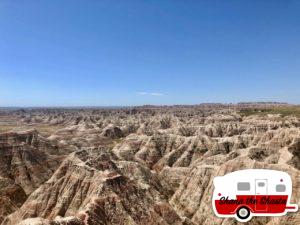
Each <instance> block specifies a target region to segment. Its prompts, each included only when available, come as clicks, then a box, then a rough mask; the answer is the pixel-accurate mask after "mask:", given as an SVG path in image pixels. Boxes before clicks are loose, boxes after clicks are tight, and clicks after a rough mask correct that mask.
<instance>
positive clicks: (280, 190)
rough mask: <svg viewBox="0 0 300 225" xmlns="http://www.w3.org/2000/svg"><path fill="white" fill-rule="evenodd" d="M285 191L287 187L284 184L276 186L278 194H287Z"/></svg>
mask: <svg viewBox="0 0 300 225" xmlns="http://www.w3.org/2000/svg"><path fill="white" fill-rule="evenodd" d="M285 189H286V187H285V185H284V184H278V185H276V191H277V192H285Z"/></svg>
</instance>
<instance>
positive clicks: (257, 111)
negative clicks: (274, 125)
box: [240, 106, 300, 118]
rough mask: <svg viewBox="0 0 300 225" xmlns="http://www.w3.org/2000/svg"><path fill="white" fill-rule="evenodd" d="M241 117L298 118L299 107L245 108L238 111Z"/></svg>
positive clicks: (299, 114) (299, 115) (299, 113)
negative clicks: (272, 116) (275, 115)
mask: <svg viewBox="0 0 300 225" xmlns="http://www.w3.org/2000/svg"><path fill="white" fill-rule="evenodd" d="M240 114H241V115H242V116H251V115H261V116H264V115H267V114H280V115H282V116H283V117H285V116H296V117H298V118H300V106H277V107H268V108H245V109H241V110H240Z"/></svg>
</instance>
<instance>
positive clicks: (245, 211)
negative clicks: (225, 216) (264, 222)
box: [236, 206, 250, 220]
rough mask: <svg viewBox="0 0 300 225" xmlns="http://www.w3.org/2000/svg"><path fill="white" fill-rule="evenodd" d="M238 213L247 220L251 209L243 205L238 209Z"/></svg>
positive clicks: (240, 217) (242, 218) (238, 215)
mask: <svg viewBox="0 0 300 225" xmlns="http://www.w3.org/2000/svg"><path fill="white" fill-rule="evenodd" d="M236 215H237V217H238V218H239V219H241V220H246V219H248V218H249V216H250V210H249V209H248V208H247V207H245V206H242V207H241V208H239V209H238V210H237V212H236Z"/></svg>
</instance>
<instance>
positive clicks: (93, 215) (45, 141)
mask: <svg viewBox="0 0 300 225" xmlns="http://www.w3.org/2000/svg"><path fill="white" fill-rule="evenodd" d="M240 107H242V106H240V105H238V106H234V105H202V106H190V107H185V106H174V107H150V106H147V107H137V108H124V109H109V110H108V109H26V110H14V111H4V112H2V113H1V116H0V127H1V124H5V121H10V124H9V130H8V131H6V132H5V133H2V134H0V203H1V204H0V223H1V224H2V225H16V224H19V225H29V224H30V225H62V224H67V225H96V224H97V225H98V224H99V225H102V224H107V225H109V224H128V225H129V224H130V225H137V224H139V225H144V224H153V225H154V224H163V225H168V224H169V225H171V224H178V225H184V224H186V225H198V224H207V225H221V224H222V225H230V224H239V223H238V222H236V220H235V219H219V218H217V217H216V216H215V215H214V213H213V211H212V203H211V198H212V193H213V189H214V187H213V183H212V181H213V178H214V177H215V176H222V175H224V174H226V173H229V172H232V171H235V170H240V169H246V168H268V169H275V170H282V171H286V172H288V173H289V174H290V175H291V176H292V179H293V196H292V199H291V202H293V203H298V205H300V121H299V119H298V118H297V117H295V116H293V115H284V116H283V115H280V114H276V113H275V114H274V113H273V112H272V111H271V112H270V114H268V113H253V114H252V113H251V114H250V115H248V114H247V115H245V114H244V113H243V111H242V110H241V108H240ZM243 107H250V109H251V110H252V109H253V107H258V110H255V112H257V111H259V112H261V106H260V105H255V106H251V105H250V104H249V105H248V104H247V105H246V106H243ZM268 107H271V106H270V105H268ZM272 107H273V106H272ZM276 107H283V106H276ZM284 107H287V106H284ZM243 109H244V108H243ZM246 110H248V108H247V109H246ZM1 118H2V122H1ZM8 118H9V120H8ZM11 121H15V124H11V123H12V122H11ZM28 129H30V130H28ZM23 130H24V131H23ZM246 224H253V225H260V224H268V225H279V224H286V225H289V224H293V225H294V224H300V213H299V212H298V213H289V214H288V215H286V216H284V217H278V218H275V217H254V218H253V219H252V220H251V221H249V222H248V223H246Z"/></svg>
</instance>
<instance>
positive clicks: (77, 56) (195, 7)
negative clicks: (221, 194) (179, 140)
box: [0, 0, 300, 106]
mask: <svg viewBox="0 0 300 225" xmlns="http://www.w3.org/2000/svg"><path fill="white" fill-rule="evenodd" d="M299 12H300V1H296V0H295V1H289V0H282V1H279V0H276V1H269V0H266V1H264V0H259V1H255V0H251V1H243V0H239V1H238V0H231V1H221V0H220V1H210V0H207V1H177V0H163V1H158V0H157V1H154V0H153V1H148V0H147V1H146V0H136V1H133V0H132V1H131V0H127V1H123V0H122V1H121V0H120V1H105V0H102V1H95V0H89V1H83V0H82V1H80V0H78V1H67V0H51V1H46V0H40V1H33V0H32V1H30V0H26V1H25V0H23V1H21V0H15V1H11V0H2V1H0V106H112V105H143V104H197V103H202V102H233V103H234V102H239V101H285V102H290V103H300V88H299V87H300V73H299V71H300V14H299Z"/></svg>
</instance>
